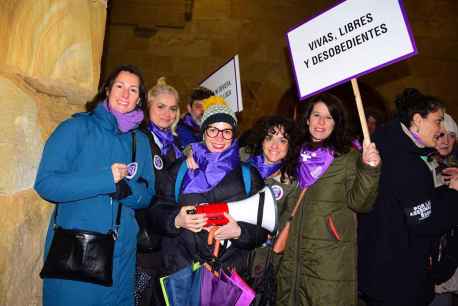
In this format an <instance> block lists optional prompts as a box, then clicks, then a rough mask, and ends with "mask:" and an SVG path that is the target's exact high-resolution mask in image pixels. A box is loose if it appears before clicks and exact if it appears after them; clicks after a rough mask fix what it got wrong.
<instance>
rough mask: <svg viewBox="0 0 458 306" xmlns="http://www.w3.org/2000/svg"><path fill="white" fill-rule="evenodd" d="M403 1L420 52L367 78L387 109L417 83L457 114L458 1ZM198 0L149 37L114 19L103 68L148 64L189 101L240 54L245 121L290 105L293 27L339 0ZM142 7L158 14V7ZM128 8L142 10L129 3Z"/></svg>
mask: <svg viewBox="0 0 458 306" xmlns="http://www.w3.org/2000/svg"><path fill="white" fill-rule="evenodd" d="M113 2H120V0H113ZM121 2H122V1H121ZM147 2H150V1H149V0H136V1H135V3H136V4H137V5H140V6H141V5H145V4H144V3H147ZM175 2H177V1H176V0H175ZM183 2H191V1H183ZM404 2H405V5H406V9H407V13H408V15H409V18H410V22H411V25H412V27H413V32H414V35H415V39H416V42H417V45H418V47H419V52H420V53H419V55H417V56H416V57H414V58H412V59H409V60H407V61H405V62H402V63H399V64H395V65H392V66H390V67H387V68H385V69H383V70H381V71H378V72H375V73H373V74H371V75H370V76H366V77H362V78H361V81H363V82H365V83H367V84H368V85H369V86H371V87H373V88H375V89H376V90H378V91H379V93H380V94H381V95H382V96H383V98H384V99H385V101H386V103H387V106H388V109H392V108H393V103H392V101H393V98H394V97H395V95H396V94H397V93H399V92H400V91H401V90H402V89H403V88H404V87H407V86H409V87H417V88H419V89H420V90H422V91H424V92H426V93H430V94H433V95H437V96H439V97H441V98H443V99H444V100H445V101H446V102H448V104H449V105H450V108H451V112H452V114H453V115H455V116H456V117H457V118H458V106H457V105H458V95H457V94H456V92H455V91H454V90H453V87H454V86H456V85H455V84H456V79H457V77H456V74H455V71H456V70H457V68H458V67H457V66H458V64H457V63H458V61H457V58H458V53H457V52H455V50H456V48H457V45H458V39H457V35H458V34H457V31H456V28H457V19H456V18H455V16H456V15H457V14H458V7H457V6H458V2H457V1H455V0H437V1H429V0H417V1H404ZM193 3H194V7H193V10H192V18H191V20H188V21H187V22H185V23H184V26H183V27H181V28H180V27H178V28H177V27H176V24H175V23H172V22H171V23H170V25H169V26H167V23H166V22H162V23H161V25H160V26H158V27H156V28H155V29H154V30H155V31H157V32H156V33H155V34H154V33H153V34H154V35H153V36H152V37H150V38H147V37H141V36H138V35H135V33H134V28H135V26H132V25H126V24H125V23H122V22H119V23H116V22H115V23H114V24H111V25H110V27H109V40H108V44H107V45H108V48H107V53H106V60H105V65H104V69H105V70H106V71H108V70H110V69H112V68H113V67H114V66H115V65H117V64H120V63H125V62H130V63H133V64H136V65H138V66H140V67H141V68H142V69H143V70H144V73H145V76H146V81H147V83H148V85H150V86H151V85H153V84H154V82H155V80H156V79H157V78H158V77H160V76H166V77H168V80H169V82H170V83H171V84H172V85H174V86H175V87H176V88H177V89H178V90H179V92H180V94H181V95H182V101H181V102H182V106H184V105H185V103H186V102H187V97H188V95H189V93H190V91H191V89H192V88H193V87H195V86H196V84H198V83H199V81H201V80H203V79H204V78H205V77H206V76H207V74H209V73H210V72H212V71H213V70H214V69H215V68H217V67H218V66H219V65H221V64H222V63H224V62H225V61H226V60H227V59H228V58H230V57H232V56H233V55H234V54H239V55H240V69H241V78H242V90H243V99H244V106H245V111H244V112H243V113H242V120H241V122H242V129H243V128H246V127H247V126H249V125H250V124H251V123H252V121H253V120H254V119H256V118H257V117H259V116H260V114H268V113H273V112H275V111H276V110H277V109H278V108H282V107H283V106H282V105H281V106H279V105H278V103H279V101H280V99H281V98H282V97H283V96H284V94H285V93H286V92H287V91H288V89H289V88H290V87H291V86H292V74H291V70H290V67H289V60H288V55H287V49H286V39H285V33H286V31H287V30H288V29H289V28H291V27H292V26H294V25H296V24H298V23H300V22H301V21H303V20H305V19H306V18H308V17H309V16H312V15H314V14H316V13H318V12H319V11H321V10H323V9H326V8H328V7H329V6H330V5H332V4H334V3H335V1H333V0H315V1H299V0H282V1H278V0H245V1H242V0H218V1H214V0H194V2H193ZM118 5H122V4H118ZM137 11H138V10H137ZM143 11H144V12H148V13H149V14H152V15H154V12H152V11H148V10H143ZM125 12H127V13H129V14H130V13H133V14H135V12H134V10H129V9H128V8H126V11H125ZM169 15H170V16H169ZM118 17H119V15H117V18H118ZM169 17H170V19H172V17H175V19H176V14H175V13H174V12H172V11H170V10H169V11H167V10H162V11H161V18H162V20H167V19H169ZM175 19H173V20H175ZM132 20H135V18H133V17H132V16H130V17H129V22H130V23H132V22H133V21H132ZM139 20H143V19H140V18H139ZM116 21H117V22H118V21H119V20H116ZM182 109H184V107H182Z"/></svg>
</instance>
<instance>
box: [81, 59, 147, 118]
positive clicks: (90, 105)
mask: <svg viewBox="0 0 458 306" xmlns="http://www.w3.org/2000/svg"><path fill="white" fill-rule="evenodd" d="M122 71H126V72H130V73H132V74H135V75H136V76H137V77H138V79H139V81H140V85H139V88H138V89H139V98H140V102H139V103H138V105H137V108H140V109H142V110H143V111H144V109H145V105H146V87H145V82H144V81H143V75H142V72H141V71H140V69H139V68H137V67H136V66H134V65H119V66H118V67H116V68H115V69H114V70H113V71H112V72H111V73H110V74H109V75H108V77H107V78H106V79H105V81H104V82H103V83H102V85H100V87H99V90H98V92H97V94H96V95H95V97H94V98H93V99H92V100H91V101H89V102H87V103H86V111H88V112H91V111H93V110H94V109H95V108H96V107H97V105H98V104H99V103H100V102H101V101H103V100H105V99H106V98H107V90H108V91H110V90H111V88H112V87H113V84H114V81H115V80H116V78H117V77H118V75H119V74H120V73H121V72H122Z"/></svg>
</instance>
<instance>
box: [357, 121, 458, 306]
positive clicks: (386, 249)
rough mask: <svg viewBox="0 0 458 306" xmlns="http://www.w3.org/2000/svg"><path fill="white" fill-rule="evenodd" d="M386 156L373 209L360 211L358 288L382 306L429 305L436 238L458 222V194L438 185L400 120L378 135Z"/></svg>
mask: <svg viewBox="0 0 458 306" xmlns="http://www.w3.org/2000/svg"><path fill="white" fill-rule="evenodd" d="M374 140H375V143H376V145H377V148H378V150H379V151H380V155H381V158H382V169H381V176H380V185H379V191H378V197H377V200H376V203H375V207H374V209H373V210H372V211H371V212H370V213H368V214H365V215H360V218H359V228H358V243H359V268H358V272H359V289H360V291H361V292H362V293H363V294H366V295H368V296H369V297H371V298H372V299H376V300H380V301H383V304H382V305H393V306H414V305H415V306H417V305H427V304H428V303H429V301H430V300H432V298H433V295H434V291H433V288H434V287H433V282H432V279H431V273H430V267H429V256H430V254H431V245H432V242H433V241H434V240H435V239H436V238H437V237H438V236H439V235H440V234H441V233H443V232H444V231H446V230H447V229H448V228H450V227H451V226H452V225H453V224H456V223H457V221H458V192H457V191H455V190H452V189H449V188H448V187H446V186H441V187H438V188H434V183H433V176H432V173H431V171H430V170H429V168H428V166H427V165H426V163H425V161H424V160H423V159H422V158H425V156H427V155H428V154H430V153H431V150H430V149H421V148H418V147H417V146H416V145H415V144H414V142H413V141H412V140H411V139H410V138H409V137H408V136H407V135H406V134H405V132H404V131H403V130H402V129H401V124H400V122H399V121H398V120H394V121H392V122H390V123H389V124H387V125H386V126H385V127H384V128H383V129H381V130H379V131H378V132H377V133H376V135H375V138H374Z"/></svg>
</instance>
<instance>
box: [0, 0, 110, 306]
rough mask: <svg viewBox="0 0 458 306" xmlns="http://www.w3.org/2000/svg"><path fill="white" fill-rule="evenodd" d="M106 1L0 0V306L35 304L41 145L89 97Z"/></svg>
mask: <svg viewBox="0 0 458 306" xmlns="http://www.w3.org/2000/svg"><path fill="white" fill-rule="evenodd" d="M106 5H107V4H106V1H102V0H59V1H49V0H2V1H1V3H0V46H1V48H0V105H1V106H2V112H0V130H1V131H2V139H1V141H0V159H1V160H2V166H1V176H0V206H1V210H2V213H1V214H0V227H1V230H0V305H8V306H16V305H17V306H25V305H41V280H40V279H39V277H38V273H39V271H40V269H41V266H42V255H43V254H42V253H43V242H44V234H45V231H46V228H47V225H48V221H49V214H50V212H51V209H52V205H50V204H48V203H46V202H45V201H43V200H41V199H40V198H39V197H38V195H37V194H36V193H35V192H34V191H33V189H32V187H33V183H34V179H35V174H36V170H37V168H38V163H39V160H40V157H41V151H42V149H43V145H44V142H45V141H46V139H47V138H48V137H49V135H50V133H51V132H52V130H53V129H54V128H55V127H56V125H57V124H58V123H60V122H61V121H62V120H64V119H66V118H68V117H69V116H70V115H71V114H72V113H75V112H77V111H81V110H82V109H83V105H84V102H85V101H87V100H88V99H89V98H91V97H92V96H93V95H94V94H95V92H96V88H97V85H98V81H99V76H100V61H101V56H102V49H103V39H104V34H105V20H106Z"/></svg>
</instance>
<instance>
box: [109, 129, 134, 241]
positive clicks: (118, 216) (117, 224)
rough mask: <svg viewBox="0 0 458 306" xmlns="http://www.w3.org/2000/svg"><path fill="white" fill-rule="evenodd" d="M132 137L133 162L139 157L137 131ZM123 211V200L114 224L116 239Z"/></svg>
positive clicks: (119, 205)
mask: <svg viewBox="0 0 458 306" xmlns="http://www.w3.org/2000/svg"><path fill="white" fill-rule="evenodd" d="M130 135H131V137H132V150H131V162H132V163H133V162H135V160H136V159H137V138H136V135H135V131H132V133H131V134H130ZM121 211H122V204H121V202H120V203H119V204H118V209H117V212H116V221H115V224H114V226H113V229H114V230H113V233H114V238H115V240H116V239H117V238H118V232H119V225H120V224H121Z"/></svg>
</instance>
